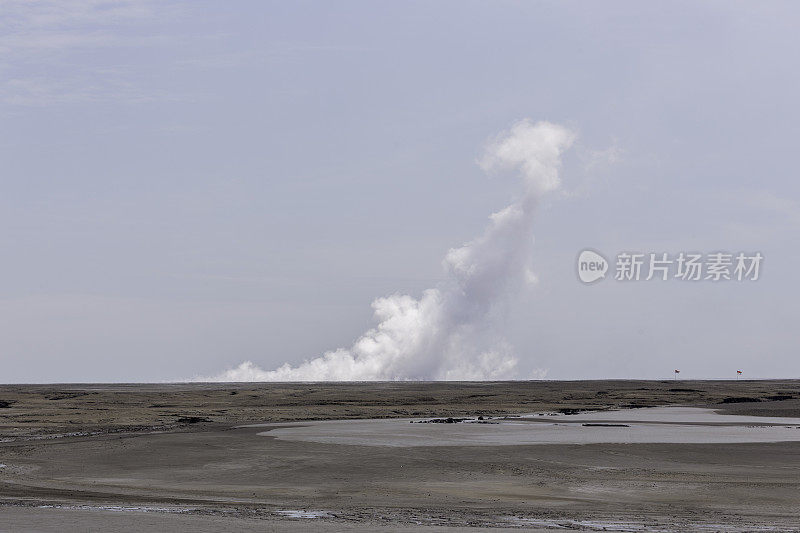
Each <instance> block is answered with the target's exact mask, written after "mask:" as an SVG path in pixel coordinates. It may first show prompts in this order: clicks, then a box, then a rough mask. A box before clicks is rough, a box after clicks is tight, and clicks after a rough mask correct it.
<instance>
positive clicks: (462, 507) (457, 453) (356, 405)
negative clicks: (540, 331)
mask: <svg viewBox="0 0 800 533" xmlns="http://www.w3.org/2000/svg"><path fill="white" fill-rule="evenodd" d="M797 398H800V382H798V381H758V382H747V381H740V382H681V381H679V382H673V381H669V382H645V381H595V382H523V383H518V382H514V383H481V384H475V383H449V384H441V383H427V384H426V383H379V384H240V385H230V384H206V385H201V384H198V385H61V386H0V402H2V403H0V405H7V406H6V407H5V408H2V409H0V464H2V465H3V466H0V530H2V531H65V530H84V531H163V530H175V531H219V530H240V531H250V530H252V531H256V530H258V531H373V530H376V529H378V530H386V531H410V530H431V531H448V530H450V531H454V530H456V529H463V528H465V527H469V526H471V527H476V528H477V527H484V528H487V529H488V528H512V527H513V528H523V529H551V528H562V529H563V528H570V529H583V530H602V528H606V529H609V530H615V529H616V530H637V529H638V530H646V529H651V530H668V531H686V530H698V531H714V530H724V531H737V530H738V531H753V530H758V529H760V528H773V530H778V531H787V530H800V518H798V517H799V516H800V443H798V442H772V443H769V442H767V443H722V444H721V443H713V444H702V443H694V444H682V443H669V444H662V443H640V444H615V443H602V444H551V445H527V444H526V445H502V446H493V445H481V446H473V445H464V444H459V445H453V446H441V445H437V446H413V447H397V446H374V445H343V444H334V443H328V442H308V441H300V440H297V441H290V440H283V439H277V438H274V437H271V436H269V435H266V436H265V435H259V433H261V432H264V430H265V428H263V427H238V426H241V425H242V424H247V423H260V422H275V423H277V424H276V426H274V427H280V426H281V425H283V424H282V423H283V422H292V421H298V420H309V419H318V420H325V419H342V418H382V417H432V416H461V415H472V416H477V415H483V416H492V415H502V414H509V413H527V412H534V411H550V410H552V411H556V410H559V409H560V410H573V409H609V408H628V407H636V406H650V405H697V406H713V407H715V408H723V410H724V412H729V413H735V414H742V415H755V416H792V417H800V400H798V399H797ZM743 399H750V401H743ZM723 402H724V403H723ZM448 426H449V427H452V428H455V427H458V425H457V424H452V425H450V424H448V425H442V426H441V427H442V428H446V427H448ZM437 431H440V432H441V431H447V429H440V427H439V426H437ZM799 431H800V430H799Z"/></svg>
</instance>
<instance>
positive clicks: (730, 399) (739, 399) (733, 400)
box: [719, 396, 761, 403]
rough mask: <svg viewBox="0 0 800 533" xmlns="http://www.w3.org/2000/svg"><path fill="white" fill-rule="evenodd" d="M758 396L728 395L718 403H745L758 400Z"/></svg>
mask: <svg viewBox="0 0 800 533" xmlns="http://www.w3.org/2000/svg"><path fill="white" fill-rule="evenodd" d="M760 401H761V400H759V399H758V398H748V397H746V396H741V397H728V398H723V399H722V401H721V402H719V403H747V402H760Z"/></svg>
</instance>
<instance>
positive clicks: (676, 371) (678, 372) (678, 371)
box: [675, 370, 741, 374]
mask: <svg viewBox="0 0 800 533" xmlns="http://www.w3.org/2000/svg"><path fill="white" fill-rule="evenodd" d="M675 373H676V374H680V373H681V371H680V370H675ZM739 373H740V374H741V372H739Z"/></svg>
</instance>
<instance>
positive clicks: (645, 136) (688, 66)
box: [0, 0, 800, 383]
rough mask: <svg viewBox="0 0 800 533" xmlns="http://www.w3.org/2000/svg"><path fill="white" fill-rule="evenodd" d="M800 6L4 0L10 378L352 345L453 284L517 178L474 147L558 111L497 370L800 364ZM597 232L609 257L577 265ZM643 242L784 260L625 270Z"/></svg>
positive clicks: (146, 375)
mask: <svg viewBox="0 0 800 533" xmlns="http://www.w3.org/2000/svg"><path fill="white" fill-rule="evenodd" d="M798 23H800V5H798V4H797V3H794V2H759V3H744V2H670V3H643V2H604V3H590V2H503V1H498V2H491V3H489V2H447V1H443V2H354V1H347V2H336V3H332V2H268V1H252V2H246V1H236V2H206V1H192V2H188V1H187V2H150V1H147V0H142V1H127V0H109V1H104V0H76V1H74V2H57V1H49V0H43V1H30V2H29V1H17V0H0V162H2V165H1V166H0V227H2V231H0V247H1V248H2V251H3V253H2V262H1V263H0V273H2V278H0V363H2V365H1V366H0V369H1V370H0V382H5V383H14V382H28V383H29V382H142V381H148V382H149V381H169V380H184V379H193V378H197V377H203V376H212V377H214V376H219V375H222V374H221V373H224V372H225V371H227V370H230V369H235V368H237V367H238V366H239V365H240V364H242V363H243V362H245V361H250V362H251V363H252V365H253V367H255V368H257V369H260V370H259V371H265V372H268V371H270V370H272V369H277V368H279V367H282V366H283V365H285V364H288V365H289V367H290V368H298V367H301V365H302V364H303V362H304V361H308V360H311V361H313V360H315V358H317V357H320V356H322V355H323V354H326V353H328V352H330V351H332V350H333V351H335V350H337V349H339V348H343V349H345V350H351V352H348V353H352V349H350V348H349V347H351V346H355V345H354V343H357V342H358V340H359V339H362V338H364V336H365V335H367V337H368V336H369V332H370V331H373V330H374V328H376V327H378V326H376V324H380V319H379V317H375V316H373V312H374V309H373V306H372V304H373V302H374V301H376V299H380V298H390V297H392V296H393V295H394V296H408V297H410V298H411V300H408V301H416V302H421V301H424V298H425V296H424V295H425V294H427V293H426V291H428V290H430V289H435V290H439V291H442V292H443V293H444V292H446V290H449V289H445V287H447V286H449V285H448V284H449V283H451V282H452V280H453V275H452V272H451V271H449V270H448V264H449V263H448V262H447V257H449V255H448V254H449V251H450V250H453V249H456V250H458V249H459V247H464V246H465V245H469V243H473V244H474V243H475V242H482V241H481V239H483V238H484V237H485V235H486V233H485V232H487V231H488V232H491V224H493V222H491V221H490V219H489V216H490V215H491V214H492V213H498V212H500V211H501V210H503V209H504V208H505V207H507V206H509V205H516V204H514V202H518V201H520V200H519V199H520V198H521V196H520V195H522V197H524V195H525V194H527V193H525V192H524V191H525V190H527V189H525V185H524V183H526V182H525V179H527V178H525V177H524V174H525V170H524V165H525V162H524V161H523V162H521V163H520V162H519V161H517V163H519V164H516V166H515V165H510V166H509V165H506V166H503V165H500V166H499V167H500V168H494V167H493V166H492V165H488V166H487V165H486V164H482V162H484V161H485V158H486V157H487V154H491V153H493V152H492V150H493V149H494V148H495V147H496V146H497V145H498V144H497V143H499V142H501V141H502V140H503V139H511V138H513V136H511V134H510V133H509V132H513V131H514V127H515V125H519V124H528V125H535V124H541V123H542V122H541V121H546V122H547V123H548V124H551V125H556V126H557V127H558V128H564V131H568V132H570V133H569V134H570V136H571V137H570V139H572V140H571V142H570V143H569V147H568V149H567V148H565V149H564V151H563V153H560V156H559V157H560V162H558V163H556V162H554V163H553V165H554V167H553V168H556V167H557V168H558V175H559V179H560V186H559V187H558V189H557V190H554V191H550V192H548V194H547V195H545V196H542V197H541V198H540V199H537V206H536V210H535V212H531V216H532V222H531V223H532V232H533V235H534V236H535V241H533V245H532V247H531V249H530V258H529V259H530V271H531V276H530V279H529V281H530V283H527V284H525V286H519V287H516V286H515V288H514V290H513V291H509V293H508V294H505V293H504V294H503V295H502V298H498V299H497V300H496V301H493V302H492V306H491V307H492V313H491V315H492V316H491V317H487V319H486V320H487V321H489V319H490V318H491V322H492V324H491V331H490V333H487V334H486V336H484V337H482V338H481V342H482V341H485V340H487V338H488V337H491V339H492V340H493V341H494V340H496V339H499V340H498V342H499V343H500V344H501V345H502V347H503V350H504V351H507V352H508V354H511V355H509V357H513V359H514V361H515V367H514V370H513V372H512V373H511V374H510V375H508V376H505V377H513V378H516V379H529V378H534V377H535V378H542V377H544V378H547V379H588V378H648V379H661V378H669V379H672V377H673V370H674V369H680V370H681V373H680V377H681V379H691V378H733V377H735V371H736V370H737V369H741V370H742V371H743V376H744V377H751V378H769V377H775V378H790V377H791V378H796V377H800V357H798V348H799V347H800V332H799V331H798V328H797V327H796V324H797V323H798V322H799V321H800V306H798V305H797V297H798V294H800V291H798V288H800V287H798V280H797V274H796V272H797V269H796V268H795V265H797V264H798V263H800V251H798V248H797V245H796V242H797V235H798V232H799V231H800V183H798V180H797V178H796V175H797V170H796V166H797V164H796V153H797V148H796V144H797V139H798V138H800V135H799V134H800V131H799V130H800V103H798V98H797V95H798V94H800V71H798V69H797V68H796V67H797V64H798V59H799V58H800V36H798V33H797V31H796V28H797V25H798ZM520 121H523V122H520ZM525 121H527V122H525ZM531 127H533V126H531ZM526 161H527V160H526ZM520 165H521V166H520ZM520 169H522V170H520ZM520 173H522V175H523V181H520ZM487 228H489V229H487ZM481 236H484V237H481ZM524 238H526V239H528V236H527V234H525V236H524ZM526 242H527V241H526ZM473 247H474V246H473ZM467 248H469V246H467ZM484 249H486V250H489V251H487V252H486V253H487V254H492V253H496V252H497V253H502V252H503V251H504V250H506V248H499V249H496V248H494V247H484ZM515 249H516V248H515ZM584 249H592V250H596V251H599V252H600V253H602V254H603V256H604V257H606V258H607V259H608V260H609V261H610V263H612V264H611V267H610V268H611V271H610V272H609V275H608V276H607V279H604V280H601V281H599V282H597V283H593V284H591V285H587V284H583V283H581V282H580V280H579V279H578V276H577V274H576V258H577V256H578V254H579V253H580V252H581V251H582V250H584ZM498 250H499V251H498ZM623 251H629V252H631V251H634V252H642V253H649V252H658V253H661V252H666V253H670V254H673V255H677V254H678V253H680V252H682V251H683V252H690V251H694V252H700V253H703V254H708V253H713V252H717V251H728V252H732V253H736V252H740V251H742V252H747V253H753V252H756V251H758V252H760V253H761V254H762V255H763V256H764V260H763V264H762V268H761V272H760V277H759V279H758V280H757V281H742V282H737V281H730V282H720V283H714V282H712V281H698V282H682V281H680V280H675V279H670V280H668V281H663V282H661V281H658V280H653V281H649V282H646V281H638V282H633V281H631V282H618V281H615V280H614V279H613V270H614V264H613V263H614V260H615V256H616V255H617V254H618V253H620V252H623ZM486 257H489V256H486ZM443 261H444V263H445V264H444V265H443ZM515 272H516V271H515ZM380 301H383V300H380ZM495 311H496V312H495ZM476 324H477V323H476ZM476 324H471V325H470V327H473V326H476ZM365 332H367V333H365ZM479 355H480V354H476V357H479ZM444 375H445V374H442V373H438V374H430V375H422V376H418V375H413V376H398V377H400V378H403V377H409V378H418V377H423V378H424V377H431V378H441V377H443V376H444Z"/></svg>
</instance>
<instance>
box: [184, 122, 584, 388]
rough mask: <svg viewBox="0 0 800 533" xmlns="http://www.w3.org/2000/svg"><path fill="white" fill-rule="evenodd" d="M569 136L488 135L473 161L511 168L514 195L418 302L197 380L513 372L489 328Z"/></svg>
mask: <svg viewBox="0 0 800 533" xmlns="http://www.w3.org/2000/svg"><path fill="white" fill-rule="evenodd" d="M573 139H574V134H573V133H572V132H571V131H569V130H568V129H566V128H564V127H562V126H559V125H556V124H551V123H549V122H537V123H532V122H531V121H529V120H523V121H520V122H517V123H516V124H514V125H513V126H512V127H511V129H509V130H508V131H505V132H503V133H501V134H500V135H498V136H497V137H496V138H495V139H493V140H492V141H491V142H490V143H489V144H488V146H487V147H486V151H485V154H484V155H483V157H482V158H481V159H480V160H479V165H480V166H481V168H483V169H484V170H485V171H487V172H489V171H495V170H512V171H519V173H520V174H521V176H522V178H523V182H524V191H523V194H522V195H521V196H520V198H519V199H518V200H517V201H516V202H514V203H512V204H511V205H509V206H508V207H506V208H505V209H503V210H501V211H499V212H497V213H494V214H492V215H491V216H490V222H489V225H488V227H487V228H486V230H485V231H484V233H483V234H482V235H481V236H479V237H478V238H476V239H474V240H473V241H471V242H468V243H466V244H465V245H463V246H461V247H460V248H454V249H451V250H450V251H449V252H448V253H447V256H446V257H445V259H444V262H443V265H444V268H445V270H446V273H447V280H446V281H445V282H444V283H442V284H441V285H440V286H439V287H437V288H435V289H428V290H426V291H425V292H423V293H422V296H421V297H420V298H413V297H411V296H406V295H401V294H394V295H391V296H387V297H384V298H378V299H376V300H375V301H374V302H373V303H372V307H373V309H374V310H375V318H376V320H377V322H378V325H377V326H376V327H375V328H374V329H371V330H369V331H367V332H366V333H364V335H362V336H361V337H360V338H359V339H358V340H356V341H355V343H354V344H353V346H352V347H351V348H349V349H344V348H340V349H338V350H335V351H331V352H327V353H325V354H324V355H322V356H321V357H318V358H316V359H312V360H309V361H305V362H304V363H301V364H299V365H298V366H291V365H290V364H288V363H286V364H284V365H283V366H281V367H279V368H277V369H275V370H262V369H260V368H258V367H257V366H255V365H254V364H253V363H252V362H250V361H247V362H244V363H242V364H241V365H239V366H238V367H236V368H233V369H230V370H227V371H225V372H223V373H222V374H220V375H217V376H213V377H209V378H200V379H202V380H203V381H367V380H414V379H419V380H431V379H432V380H493V379H508V378H513V377H515V369H516V364H517V359H516V358H515V357H514V356H513V354H512V353H511V350H510V348H509V346H508V345H507V343H506V342H505V341H503V340H502V339H501V338H497V337H496V336H495V335H494V334H493V332H492V327H491V324H492V322H493V321H492V315H494V314H495V313H496V312H498V311H501V310H502V307H503V304H504V303H505V302H506V301H507V300H508V297H509V295H510V294H511V293H512V292H513V291H516V290H518V289H519V288H521V287H522V286H524V285H525V284H526V283H528V282H529V281H530V280H531V279H535V278H534V277H533V274H532V272H531V271H530V268H529V260H530V256H531V247H532V245H533V220H532V218H533V215H534V211H535V208H536V204H537V200H538V199H539V198H540V197H541V196H542V195H543V194H545V193H547V192H549V191H553V190H555V189H558V188H559V186H560V179H559V173H558V171H559V167H560V162H561V154H562V152H563V151H564V150H566V149H567V148H569V146H570V145H571V144H572V141H573Z"/></svg>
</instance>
